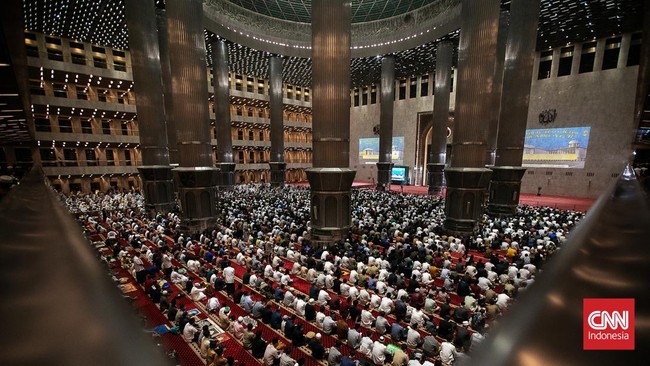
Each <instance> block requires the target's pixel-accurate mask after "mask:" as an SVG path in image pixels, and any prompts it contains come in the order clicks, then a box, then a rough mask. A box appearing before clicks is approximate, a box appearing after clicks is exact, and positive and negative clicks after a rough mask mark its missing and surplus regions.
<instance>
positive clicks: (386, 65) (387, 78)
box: [377, 56, 395, 189]
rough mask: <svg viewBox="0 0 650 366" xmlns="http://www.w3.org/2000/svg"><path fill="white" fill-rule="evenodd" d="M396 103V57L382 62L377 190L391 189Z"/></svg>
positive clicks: (385, 57)
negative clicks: (394, 105) (394, 110)
mask: <svg viewBox="0 0 650 366" xmlns="http://www.w3.org/2000/svg"><path fill="white" fill-rule="evenodd" d="M394 101H395V57H394V56H384V58H383V59H382V60H381V100H380V103H381V104H380V105H379V107H380V109H379V162H378V163H377V188H379V189H385V188H386V187H390V175H391V174H390V172H391V169H392V168H393V161H392V155H393V103H394Z"/></svg>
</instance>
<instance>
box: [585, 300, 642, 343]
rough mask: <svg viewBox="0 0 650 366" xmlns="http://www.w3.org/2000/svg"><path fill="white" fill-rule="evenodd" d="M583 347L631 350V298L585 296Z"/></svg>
mask: <svg viewBox="0 0 650 366" xmlns="http://www.w3.org/2000/svg"><path fill="white" fill-rule="evenodd" d="M582 340H583V349H585V350H633V349H634V299H584V301H583V338H582Z"/></svg>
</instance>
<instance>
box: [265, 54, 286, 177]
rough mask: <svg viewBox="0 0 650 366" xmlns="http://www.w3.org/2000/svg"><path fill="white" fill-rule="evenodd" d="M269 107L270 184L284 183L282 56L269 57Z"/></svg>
mask: <svg viewBox="0 0 650 366" xmlns="http://www.w3.org/2000/svg"><path fill="white" fill-rule="evenodd" d="M269 87H270V88H269V109H270V110H271V161H270V162H269V166H270V168H271V185H273V186H275V187H281V186H283V185H284V171H285V168H286V166H287V164H286V163H285V162H284V115H283V113H282V106H283V104H282V58H281V57H280V56H271V58H270V59H269Z"/></svg>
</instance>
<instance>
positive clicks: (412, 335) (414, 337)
mask: <svg viewBox="0 0 650 366" xmlns="http://www.w3.org/2000/svg"><path fill="white" fill-rule="evenodd" d="M421 343H422V336H421V335H420V332H418V330H417V326H412V327H409V330H408V332H407V333H406V345H407V346H408V347H409V348H417V347H419V346H420V344H421Z"/></svg>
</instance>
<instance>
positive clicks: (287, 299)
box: [282, 287, 296, 307]
mask: <svg viewBox="0 0 650 366" xmlns="http://www.w3.org/2000/svg"><path fill="white" fill-rule="evenodd" d="M291 291H293V287H289V290H287V292H285V293H284V299H283V300H282V303H283V304H284V306H289V307H290V306H293V302H294V301H295V300H296V297H295V296H293V293H292V292H291Z"/></svg>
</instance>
